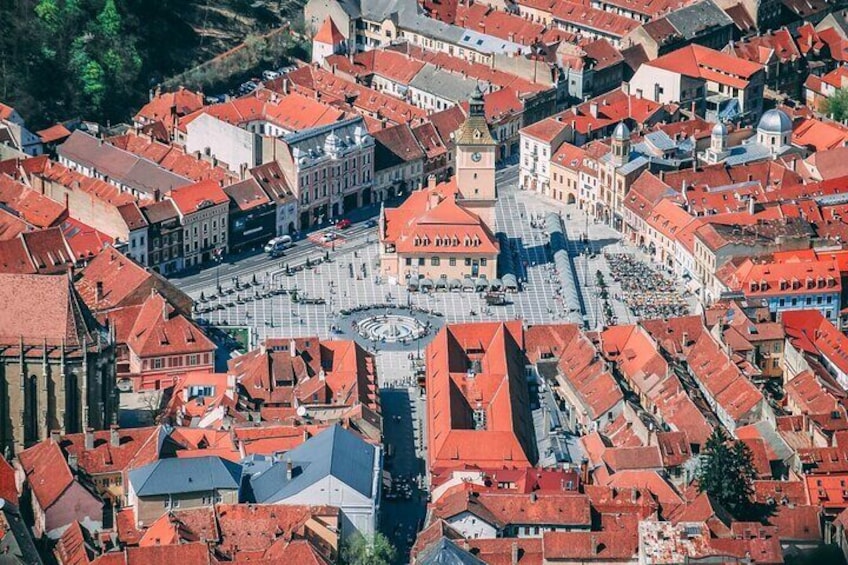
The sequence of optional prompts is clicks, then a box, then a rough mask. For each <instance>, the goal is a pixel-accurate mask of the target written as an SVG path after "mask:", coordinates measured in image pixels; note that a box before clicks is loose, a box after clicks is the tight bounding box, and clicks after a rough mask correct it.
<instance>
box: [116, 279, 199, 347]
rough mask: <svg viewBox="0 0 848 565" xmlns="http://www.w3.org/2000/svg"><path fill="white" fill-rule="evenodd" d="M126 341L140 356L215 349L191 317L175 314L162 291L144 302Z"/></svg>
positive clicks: (153, 294)
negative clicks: (161, 293)
mask: <svg viewBox="0 0 848 565" xmlns="http://www.w3.org/2000/svg"><path fill="white" fill-rule="evenodd" d="M126 343H127V347H129V348H130V349H131V350H132V351H133V353H135V355H137V356H138V357H139V358H148V357H157V356H161V355H185V354H190V353H209V352H212V351H214V350H215V344H214V342H212V340H210V339H209V338H208V337H206V335H205V334H204V333H203V332H202V331H201V330H200V328H198V327H197V326H196V325H194V323H193V322H191V321H190V320H189V319H188V318H186V317H185V316H183V315H182V314H179V313H176V312H175V311H174V307H173V306H171V305H170V304H168V302H167V301H166V300H165V299H164V298H163V297H162V295H160V294H159V293H152V294H151V295H150V296H149V297H148V298H147V300H145V301H144V304H142V306H141V309H140V310H139V311H138V314H137V316H136V318H135V323H134V324H133V326H132V329H131V330H130V333H129V336H127V342H126Z"/></svg>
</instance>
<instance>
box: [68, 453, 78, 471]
mask: <svg viewBox="0 0 848 565" xmlns="http://www.w3.org/2000/svg"><path fill="white" fill-rule="evenodd" d="M68 467H70V468H71V470H73V471H77V470H78V469H79V466H78V465H77V454H76V453H68Z"/></svg>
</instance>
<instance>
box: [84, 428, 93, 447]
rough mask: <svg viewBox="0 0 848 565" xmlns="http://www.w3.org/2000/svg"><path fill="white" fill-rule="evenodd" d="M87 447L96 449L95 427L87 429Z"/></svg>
mask: <svg viewBox="0 0 848 565" xmlns="http://www.w3.org/2000/svg"><path fill="white" fill-rule="evenodd" d="M84 447H85V449H94V429H93V428H86V429H85V443H84Z"/></svg>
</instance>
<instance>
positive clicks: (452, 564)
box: [415, 537, 485, 565]
mask: <svg viewBox="0 0 848 565" xmlns="http://www.w3.org/2000/svg"><path fill="white" fill-rule="evenodd" d="M415 562H416V563H417V564H418V565H485V563H484V562H483V561H480V560H479V559H477V558H476V557H474V555H472V554H471V553H469V552H468V551H466V550H464V549H461V548H460V547H459V546H458V545H456V543H455V542H453V541H452V540H449V539H448V538H446V537H441V538H439V539H438V540H437V541H436V542H435V543H433V544H431V545H429V546H427V547H425V548H424V549H422V550H421V552H420V553H419V554H418V557H417V558H416V560H415Z"/></svg>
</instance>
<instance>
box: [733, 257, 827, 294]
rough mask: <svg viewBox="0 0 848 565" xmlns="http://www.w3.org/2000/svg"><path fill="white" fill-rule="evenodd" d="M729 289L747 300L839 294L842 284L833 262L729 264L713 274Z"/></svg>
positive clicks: (750, 262)
mask: <svg viewBox="0 0 848 565" xmlns="http://www.w3.org/2000/svg"><path fill="white" fill-rule="evenodd" d="M716 276H717V277H719V278H720V279H721V280H722V282H723V283H724V284H725V285H726V286H727V287H728V288H729V289H731V290H735V291H741V292H744V293H745V296H747V297H754V298H761V297H762V298H765V297H770V296H787V295H793V294H816V293H818V294H821V293H837V294H838V293H840V292H841V289H842V283H841V279H840V276H839V270H838V269H837V266H836V263H835V262H834V261H830V260H826V259H813V260H811V261H810V260H802V259H800V258H794V259H792V260H789V261H783V262H779V261H767V260H760V261H758V262H756V263H755V262H754V261H753V260H752V259H744V260H742V261H741V262H739V263H738V264H737V263H736V262H730V263H728V264H727V265H725V267H723V268H721V269H719V271H718V272H717V273H716Z"/></svg>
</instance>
